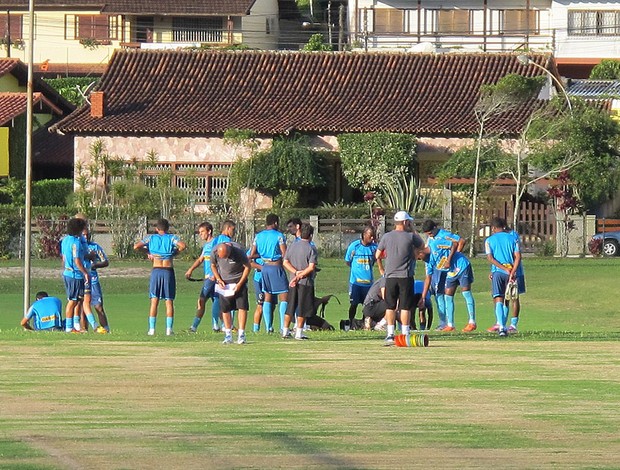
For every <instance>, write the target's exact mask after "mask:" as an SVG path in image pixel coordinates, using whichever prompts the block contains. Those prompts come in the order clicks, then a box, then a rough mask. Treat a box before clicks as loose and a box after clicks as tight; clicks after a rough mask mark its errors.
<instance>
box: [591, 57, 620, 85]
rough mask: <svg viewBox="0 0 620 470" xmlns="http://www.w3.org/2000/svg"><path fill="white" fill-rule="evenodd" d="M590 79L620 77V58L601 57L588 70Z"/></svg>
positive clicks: (615, 78)
mask: <svg viewBox="0 0 620 470" xmlns="http://www.w3.org/2000/svg"><path fill="white" fill-rule="evenodd" d="M590 79H591V80H618V79H620V60H614V59H603V60H601V62H600V63H599V64H597V65H595V66H594V68H593V69H592V72H590Z"/></svg>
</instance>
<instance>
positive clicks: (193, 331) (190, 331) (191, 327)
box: [187, 326, 196, 333]
mask: <svg viewBox="0 0 620 470" xmlns="http://www.w3.org/2000/svg"><path fill="white" fill-rule="evenodd" d="M187 332H188V333H196V328H194V327H193V326H190V327H189V328H188V329H187Z"/></svg>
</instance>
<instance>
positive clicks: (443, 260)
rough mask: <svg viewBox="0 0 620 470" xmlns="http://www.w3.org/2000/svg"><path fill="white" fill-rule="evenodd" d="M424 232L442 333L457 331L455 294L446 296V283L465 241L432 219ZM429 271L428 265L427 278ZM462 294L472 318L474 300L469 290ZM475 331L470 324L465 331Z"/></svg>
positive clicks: (474, 327) (425, 223) (425, 224)
mask: <svg viewBox="0 0 620 470" xmlns="http://www.w3.org/2000/svg"><path fill="white" fill-rule="evenodd" d="M422 231H423V232H424V233H425V234H426V236H427V241H426V244H427V247H428V249H429V250H430V255H431V256H430V261H429V263H430V265H431V267H432V270H433V271H432V273H433V274H432V275H433V276H436V286H435V289H436V294H435V298H436V300H437V307H438V313H439V317H440V322H441V323H445V325H444V326H443V327H442V328H441V330H440V331H454V330H455V329H456V328H455V326H454V294H453V295H452V296H446V295H445V282H446V279H447V275H448V272H449V271H450V270H451V267H452V258H453V257H454V254H455V253H457V252H460V251H461V250H462V249H463V246H464V244H465V240H464V239H462V238H461V237H460V236H459V235H457V234H455V233H452V232H449V231H448V230H446V229H443V228H440V227H438V226H437V223H435V221H433V220H431V219H427V220H425V221H424V223H423V224H422ZM428 271H429V266H428V264H427V276H428ZM461 292H462V294H463V297H465V302H466V304H467V310H468V312H470V316H471V312H475V302H474V298H473V296H472V295H471V291H469V290H463V289H462V290H461ZM442 307H443V308H442ZM442 310H443V311H442ZM442 313H443V315H442ZM449 315H450V317H449ZM442 317H444V318H442ZM475 329H476V326H475V324H471V323H468V325H467V326H466V327H465V328H464V331H465V330H466V331H473V330H475Z"/></svg>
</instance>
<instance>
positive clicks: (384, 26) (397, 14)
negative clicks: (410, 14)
mask: <svg viewBox="0 0 620 470" xmlns="http://www.w3.org/2000/svg"><path fill="white" fill-rule="evenodd" d="M403 18H404V12H403V10H397V9H395V8H376V9H375V22H374V24H375V33H402V32H403Z"/></svg>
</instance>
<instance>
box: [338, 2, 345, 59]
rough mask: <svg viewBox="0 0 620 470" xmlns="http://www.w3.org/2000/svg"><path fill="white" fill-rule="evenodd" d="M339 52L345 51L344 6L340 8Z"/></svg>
mask: <svg viewBox="0 0 620 470" xmlns="http://www.w3.org/2000/svg"><path fill="white" fill-rule="evenodd" d="M338 50H339V51H342V50H344V5H340V7H339V8H338Z"/></svg>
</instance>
